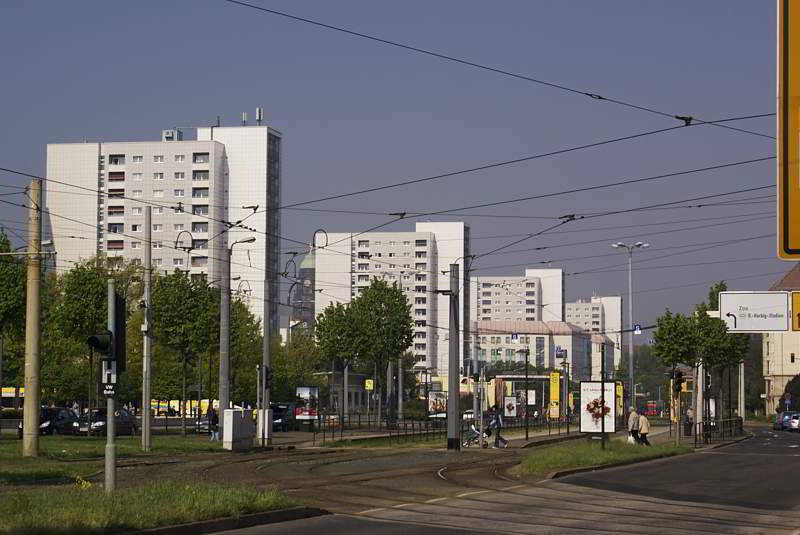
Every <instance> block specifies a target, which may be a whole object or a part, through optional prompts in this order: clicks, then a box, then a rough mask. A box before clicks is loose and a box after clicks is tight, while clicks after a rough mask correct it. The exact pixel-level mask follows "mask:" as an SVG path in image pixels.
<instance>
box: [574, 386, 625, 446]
mask: <svg viewBox="0 0 800 535" xmlns="http://www.w3.org/2000/svg"><path fill="white" fill-rule="evenodd" d="M600 385H601V383H600V381H582V382H581V433H600V432H602V429H603V420H604V419H605V432H606V433H613V432H614V431H615V428H614V422H615V421H616V412H617V411H616V408H617V403H616V400H615V395H614V394H615V391H616V385H615V384H614V383H613V382H606V383H605V399H603V396H602V395H601V391H600ZM604 402H605V403H604Z"/></svg>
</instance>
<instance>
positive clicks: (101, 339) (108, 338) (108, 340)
mask: <svg viewBox="0 0 800 535" xmlns="http://www.w3.org/2000/svg"><path fill="white" fill-rule="evenodd" d="M86 343H88V344H89V347H91V348H92V349H94V350H95V351H97V352H98V353H100V354H101V355H105V358H106V359H108V360H113V359H114V335H113V334H112V333H111V331H100V332H99V333H96V334H93V335H92V336H90V337H89V338H88V339H87V340H86Z"/></svg>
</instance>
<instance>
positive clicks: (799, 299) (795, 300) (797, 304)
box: [792, 292, 800, 331]
mask: <svg viewBox="0 0 800 535" xmlns="http://www.w3.org/2000/svg"><path fill="white" fill-rule="evenodd" d="M792 330H793V331H800V292H792Z"/></svg>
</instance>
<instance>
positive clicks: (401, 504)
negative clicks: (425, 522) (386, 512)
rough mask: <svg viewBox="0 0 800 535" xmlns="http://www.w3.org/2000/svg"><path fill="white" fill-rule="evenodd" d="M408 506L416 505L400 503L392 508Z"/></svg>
mask: <svg viewBox="0 0 800 535" xmlns="http://www.w3.org/2000/svg"><path fill="white" fill-rule="evenodd" d="M408 505H414V504H413V503H398V504H397V505H393V506H392V507H398V508H399V507H406V506H408Z"/></svg>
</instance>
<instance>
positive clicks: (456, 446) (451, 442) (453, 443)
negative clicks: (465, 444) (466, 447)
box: [447, 438, 461, 451]
mask: <svg viewBox="0 0 800 535" xmlns="http://www.w3.org/2000/svg"><path fill="white" fill-rule="evenodd" d="M447 449H448V450H456V451H458V450H460V449H461V443H460V442H459V441H458V439H457V438H448V439H447Z"/></svg>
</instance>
